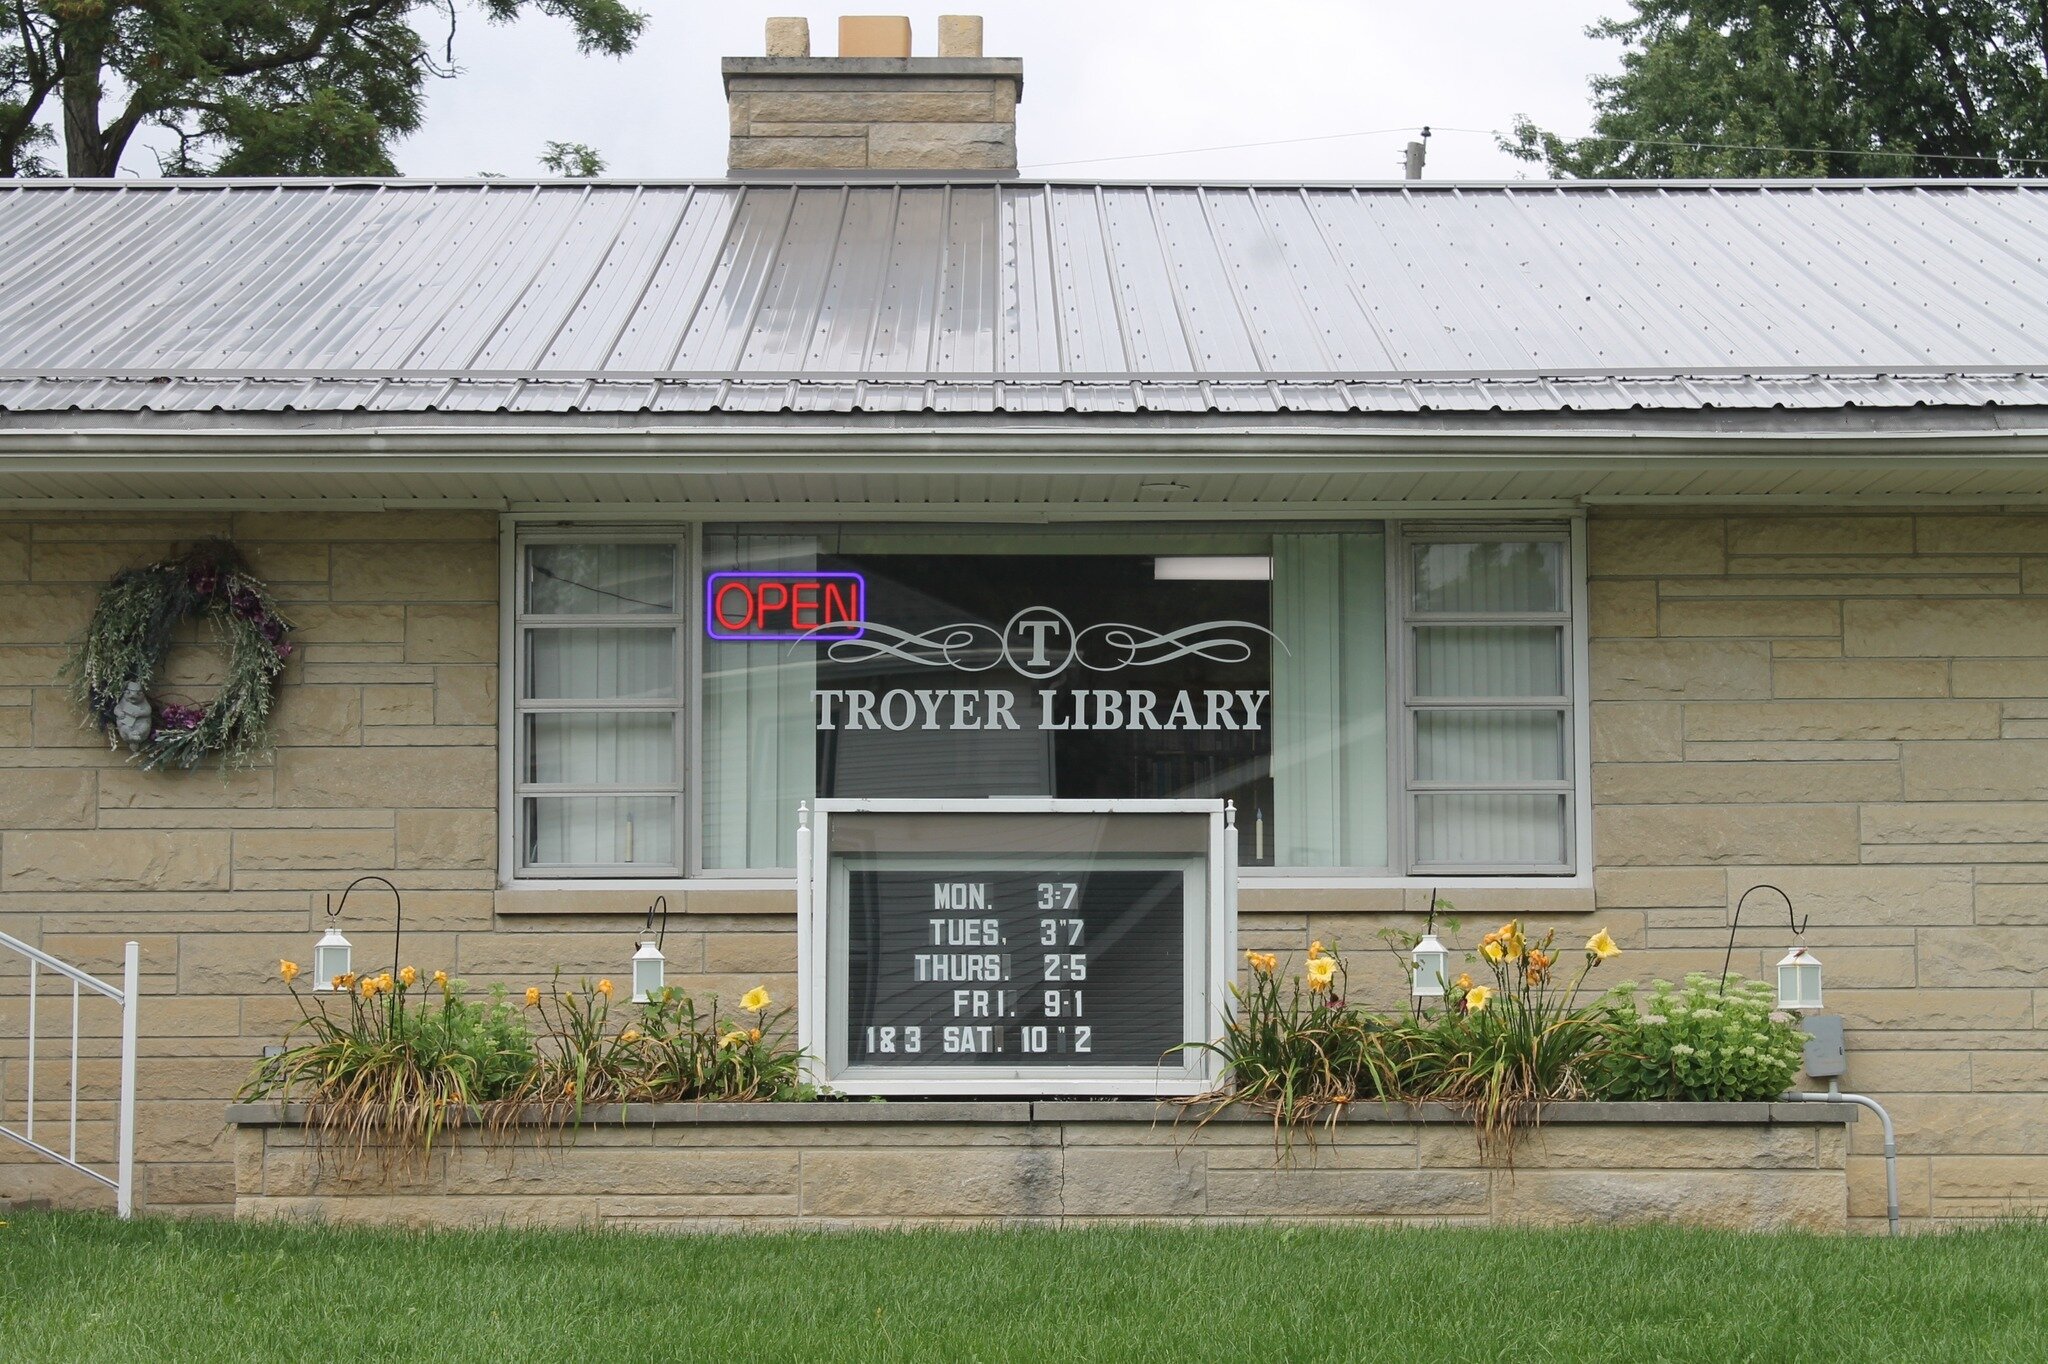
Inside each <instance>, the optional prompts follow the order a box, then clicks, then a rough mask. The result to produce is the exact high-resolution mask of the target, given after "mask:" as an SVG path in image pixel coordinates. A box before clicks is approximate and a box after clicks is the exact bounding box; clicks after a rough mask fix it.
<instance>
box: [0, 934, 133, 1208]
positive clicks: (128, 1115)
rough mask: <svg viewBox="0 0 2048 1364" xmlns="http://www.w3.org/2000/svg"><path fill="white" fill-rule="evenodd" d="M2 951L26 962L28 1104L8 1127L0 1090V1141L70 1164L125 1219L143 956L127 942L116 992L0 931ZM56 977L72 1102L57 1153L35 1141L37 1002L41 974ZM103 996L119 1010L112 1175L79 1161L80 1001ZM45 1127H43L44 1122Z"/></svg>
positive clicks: (129, 1202) (130, 1198)
mask: <svg viewBox="0 0 2048 1364" xmlns="http://www.w3.org/2000/svg"><path fill="white" fill-rule="evenodd" d="M0 948H4V949H6V950H7V951H9V952H13V953H15V954H16V955H17V956H21V957H25V958H27V959H28V1049H27V1057H26V1063H27V1069H28V1102H27V1104H26V1105H25V1106H24V1109H23V1114H22V1125H21V1127H20V1128H18V1129H17V1128H14V1127H11V1126H9V1125H8V1124H7V1121H6V1119H7V1096H6V1094H5V1092H4V1090H0V1137H11V1138H12V1139H14V1140H15V1141H17V1142H20V1143H21V1144H22V1145H23V1146H26V1147H28V1148H29V1149H30V1150H32V1151H35V1152H37V1153H39V1154H41V1155H45V1156H48V1157H49V1158H50V1159H51V1160H54V1161H56V1162H57V1163H58V1164H59V1165H68V1166H70V1167H71V1168H72V1169H74V1170H76V1171H78V1173H80V1174H82V1175H84V1176H86V1177H87V1178H88V1179H96V1180H98V1181H99V1182H100V1183H102V1184H104V1185H106V1186H107V1187H108V1188H110V1189H112V1190H113V1191H114V1206H115V1210H116V1211H117V1212H119V1213H120V1215H121V1216H123V1217H127V1216H128V1215H129V1214H130V1213H132V1212H133V1211H134V1208H135V1006H136V1001H137V992H136V979H137V977H138V976H140V975H141V972H142V964H141V963H142V952H141V949H140V948H139V947H137V946H136V944H134V943H132V942H131V943H129V944H128V946H127V948H126V949H125V951H124V953H123V959H122V967H121V988H120V989H118V990H117V989H115V988H114V987H113V986H111V985H109V984H107V983H106V982H105V981H103V980H101V979H100V978H99V977H97V976H93V975H88V974H87V973H86V972H84V971H81V970H79V969H78V968H77V967H75V966H72V965H70V964H68V963H66V962H61V961H59V960H57V959H56V958H55V957H53V956H51V955H50V954H49V953H47V952H43V951H40V950H38V949H37V948H33V947H30V946H29V945H28V944H27V943H25V942H23V941H21V940H20V939H19V938H11V937H9V936H8V935H7V934H5V933H0ZM44 971H49V972H52V973H54V974H55V975H56V976H57V977H58V978H59V981H60V984H59V985H58V989H59V990H61V989H62V988H63V986H62V984H61V982H62V981H67V980H68V981H69V982H70V983H71V1058H70V1059H71V1099H70V1107H69V1112H68V1116H69V1121H68V1122H67V1123H66V1127H67V1129H68V1130H67V1132H66V1134H65V1149H64V1150H62V1151H59V1150H57V1149H56V1148H55V1147H53V1146H47V1145H45V1144H43V1143H42V1142H40V1141H37V1140H36V1021H37V1019H36V1006H37V1004H38V1003H39V1002H40V1000H39V995H40V983H41V979H40V978H41V973H42V972H44ZM85 990H90V991H92V992H93V993H94V994H99V995H105V996H106V997H107V998H108V999H111V1000H113V1001H114V1002H115V1003H116V1004H118V1005H120V1006H121V1118H120V1125H119V1127H118V1128H117V1129H116V1131H115V1136H114V1151H115V1155H114V1173H113V1174H112V1175H108V1174H106V1173H104V1172H103V1171H100V1170H95V1169H93V1168H92V1167H91V1166H90V1165H87V1164H85V1163H84V1162H82V1161H80V1160H79V1158H78V1003H79V995H80V992H81V991H85ZM45 1126H47V1124H45Z"/></svg>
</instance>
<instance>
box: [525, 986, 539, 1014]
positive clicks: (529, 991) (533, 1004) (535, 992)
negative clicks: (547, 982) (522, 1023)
mask: <svg viewBox="0 0 2048 1364" xmlns="http://www.w3.org/2000/svg"><path fill="white" fill-rule="evenodd" d="M526 1007H527V1008H529V1009H537V1008H539V1007H540V986H538V985H529V986H527V987H526Z"/></svg>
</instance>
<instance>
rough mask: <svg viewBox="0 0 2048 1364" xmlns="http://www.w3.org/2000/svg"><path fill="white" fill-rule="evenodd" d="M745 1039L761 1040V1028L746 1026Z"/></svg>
mask: <svg viewBox="0 0 2048 1364" xmlns="http://www.w3.org/2000/svg"><path fill="white" fill-rule="evenodd" d="M747 1040H748V1041H749V1042H758V1041H760V1040H761V1030H760V1029H759V1028H748V1029H747Z"/></svg>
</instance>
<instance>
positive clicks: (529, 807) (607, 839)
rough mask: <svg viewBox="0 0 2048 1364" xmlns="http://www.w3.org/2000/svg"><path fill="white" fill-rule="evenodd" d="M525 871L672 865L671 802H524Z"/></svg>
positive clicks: (562, 799) (606, 799)
mask: <svg viewBox="0 0 2048 1364" xmlns="http://www.w3.org/2000/svg"><path fill="white" fill-rule="evenodd" d="M525 820H526V829H525V839H526V857H525V859H524V860H525V862H526V865H528V866H530V867H609V866H617V867H660V868H670V867H673V866H675V865H676V857H675V798H674V797H672V796H529V797H528V798H527V800H526V811H525Z"/></svg>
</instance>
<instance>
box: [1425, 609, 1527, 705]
mask: <svg viewBox="0 0 2048 1364" xmlns="http://www.w3.org/2000/svg"><path fill="white" fill-rule="evenodd" d="M1415 694H1416V695H1417V696H1428V697H1467V698H1473V699H1478V698H1483V697H1495V696H1562V695H1563V694H1564V632H1563V631H1562V630H1561V629H1559V628H1558V627H1557V626H1555V625H1528V626H1524V625H1425V626H1419V627H1417V629H1416V631H1415Z"/></svg>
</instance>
